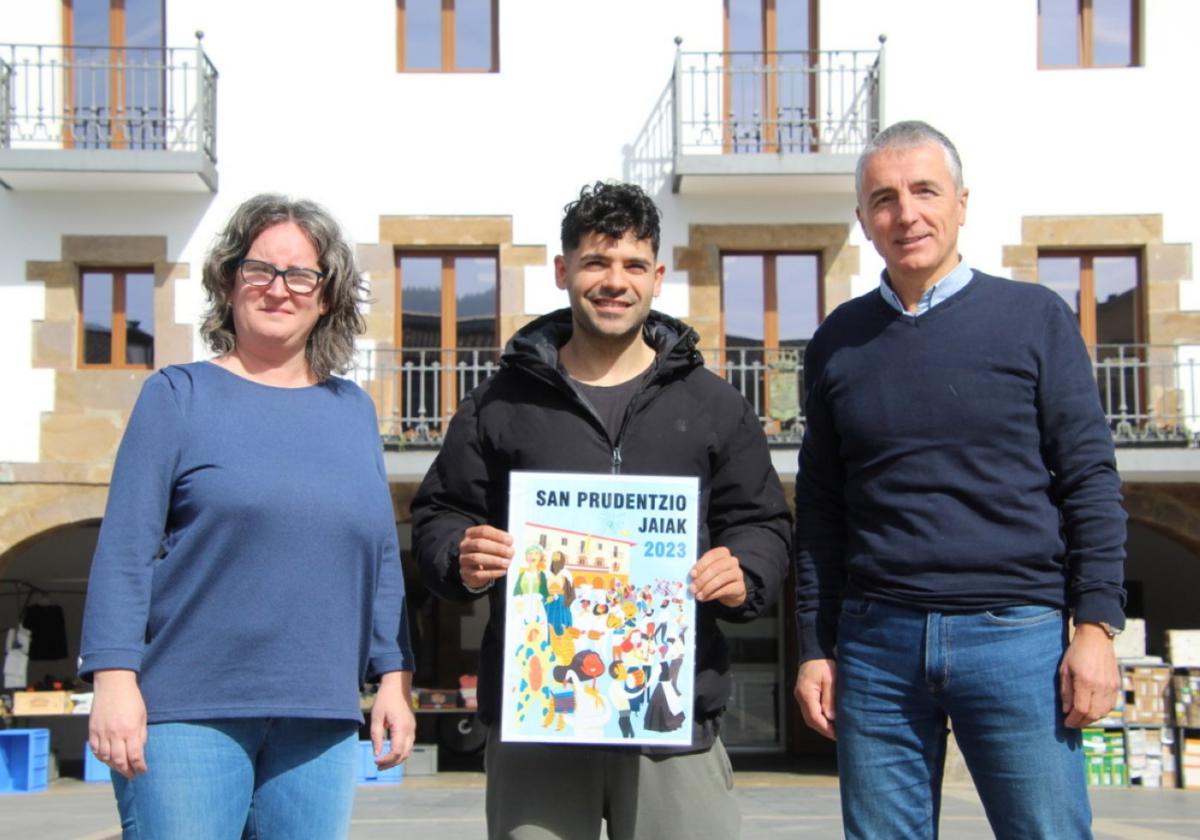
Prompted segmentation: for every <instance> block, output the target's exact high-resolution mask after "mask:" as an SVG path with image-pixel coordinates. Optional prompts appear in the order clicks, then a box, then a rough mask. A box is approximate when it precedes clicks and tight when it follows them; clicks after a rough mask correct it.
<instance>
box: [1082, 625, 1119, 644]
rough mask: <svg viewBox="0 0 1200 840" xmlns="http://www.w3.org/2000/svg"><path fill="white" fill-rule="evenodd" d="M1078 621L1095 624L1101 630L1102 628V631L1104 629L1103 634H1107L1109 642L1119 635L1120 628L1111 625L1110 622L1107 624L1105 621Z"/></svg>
mask: <svg viewBox="0 0 1200 840" xmlns="http://www.w3.org/2000/svg"><path fill="white" fill-rule="evenodd" d="M1079 623H1080V624H1095V625H1096V626H1097V627H1099V628H1100V629H1101V630H1103V631H1104V634H1105V635H1106V636H1108V640H1109V641H1110V642H1111V641H1112V640H1113V639H1115V638H1117V636H1120V635H1121V630H1120V628H1117V627H1113V626H1112V625H1111V624H1109V623H1108V622H1107V621H1081V622H1079ZM1076 626H1078V625H1076Z"/></svg>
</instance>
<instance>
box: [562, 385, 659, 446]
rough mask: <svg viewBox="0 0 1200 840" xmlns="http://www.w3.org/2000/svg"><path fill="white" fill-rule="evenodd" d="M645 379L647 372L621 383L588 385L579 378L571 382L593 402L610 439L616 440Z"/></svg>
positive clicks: (586, 398)
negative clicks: (626, 413)
mask: <svg viewBox="0 0 1200 840" xmlns="http://www.w3.org/2000/svg"><path fill="white" fill-rule="evenodd" d="M644 379H645V374H643V375H641V376H635V377H633V379H630V380H629V381H627V382H622V383H621V384H620V385H587V384H585V383H583V382H580V381H579V380H578V379H572V380H571V382H572V384H574V385H575V388H576V389H577V390H578V391H579V393H580V394H581V395H583V398H584V399H585V400H587V401H588V402H589V403H591V406H592V408H594V409H595V410H596V414H598V415H599V416H600V419H601V420H603V421H604V428H606V429H607V430H608V437H609V439H610V440H612V441H614V442H615V441H616V439H617V435H618V434H620V432H621V422H622V421H623V420H624V419H625V411H626V410H627V409H628V408H629V403H630V402H631V401H632V400H633V397H634V395H635V394H637V392H638V391H640V390H641V388H642V383H643V381H644Z"/></svg>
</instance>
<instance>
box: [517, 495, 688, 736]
mask: <svg viewBox="0 0 1200 840" xmlns="http://www.w3.org/2000/svg"><path fill="white" fill-rule="evenodd" d="M510 482H511V483H510V485H509V514H508V516H509V521H508V531H509V533H510V534H512V537H513V546H514V548H515V550H516V556H515V557H514V558H513V561H512V565H511V566H510V567H509V572H508V576H507V577H506V578H502V579H501V581H500V584H501V585H503V586H504V587H505V589H506V592H507V595H506V614H505V646H504V649H505V661H504V704H503V724H502V726H501V732H502V737H503V739H504V740H505V741H543V742H552V743H553V742H559V743H574V744H630V745H632V744H652V745H658V746H667V745H675V746H678V745H685V746H686V745H689V744H690V743H691V739H692V719H691V718H692V688H693V686H692V683H693V679H694V662H695V652H694V644H695V601H694V599H693V598H692V595H691V593H690V592H688V572H689V571H690V569H691V568H692V566H693V564H695V562H696V527H697V505H698V495H699V482H698V480H697V479H695V478H677V477H662V476H630V475H611V476H610V475H594V474H580V473H535V472H513V473H512V474H511V479H510Z"/></svg>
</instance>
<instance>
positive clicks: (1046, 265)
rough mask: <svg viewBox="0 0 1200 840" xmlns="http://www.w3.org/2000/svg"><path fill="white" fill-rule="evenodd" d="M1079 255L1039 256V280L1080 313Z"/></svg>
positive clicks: (1074, 310)
mask: <svg viewBox="0 0 1200 840" xmlns="http://www.w3.org/2000/svg"><path fill="white" fill-rule="evenodd" d="M1079 273H1080V265H1079V257H1038V282H1039V283H1041V284H1042V285H1043V286H1045V287H1046V288H1048V289H1051V290H1052V291H1054V293H1055V294H1057V295H1058V296H1059V297H1060V298H1062V299H1063V300H1064V301H1066V303H1067V306H1069V307H1071V311H1072V312H1074V313H1075V315H1076V316H1078V315H1079Z"/></svg>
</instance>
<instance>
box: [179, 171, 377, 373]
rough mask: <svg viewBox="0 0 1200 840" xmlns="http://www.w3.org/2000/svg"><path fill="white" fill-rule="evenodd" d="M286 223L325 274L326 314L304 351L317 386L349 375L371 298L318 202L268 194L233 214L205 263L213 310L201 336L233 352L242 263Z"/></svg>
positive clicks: (215, 349)
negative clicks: (262, 237)
mask: <svg viewBox="0 0 1200 840" xmlns="http://www.w3.org/2000/svg"><path fill="white" fill-rule="evenodd" d="M282 222H294V223H295V224H296V225H297V226H298V227H299V228H300V229H301V230H302V231H304V233H305V234H306V235H307V236H308V238H309V241H311V242H312V245H313V248H314V249H316V252H317V262H318V264H319V266H320V269H321V271H322V272H324V274H325V279H324V280H323V281H322V282H321V285H320V286H319V287H318V288H317V294H319V295H320V296H321V298H322V299H323V300H324V301H325V303H326V306H327V309H326V312H325V314H324V315H322V316H321V317H320V318H318V319H317V323H316V325H315V326H314V327H313V329H312V332H310V333H309V334H308V342H307V344H306V345H305V348H304V356H305V358H306V359H307V360H308V364H309V367H311V368H312V372H313V374H314V375H315V376H316V378H317V381H318V382H324V381H325V380H326V379H328V378H329V377H330V376H331V375H332V374H334V373H345V372H346V371H347V370H349V369H350V367H351V364H352V363H353V361H354V337H355V336H357V335H361V334H362V333H363V332H364V331H365V330H366V321H365V320H364V319H363V316H362V313H361V312H359V309H358V306H359V304H360V303H361V302H363V301H364V300H365V299H366V283H365V282H364V281H363V279H362V276H361V275H360V274H359V272H358V266H357V265H356V264H355V262H354V252H353V251H352V250H351V249H350V245H349V244H347V242H346V240H345V238H344V237H343V236H342V231H341V228H340V227H338V223H337V222H336V221H334V219H333V217H332V216H331V215H329V213H328V212H327V211H326V210H325V208H323V207H321V206H320V205H319V204H316V203H315V202H312V201H306V200H303V199H300V200H293V199H290V198H288V197H287V196H283V195H274V194H269V193H264V194H262V195H256V196H254V197H253V198H251V199H248V200H247V201H245V202H243V203H242V205H241V206H240V207H238V208H237V210H235V211H234V212H233V216H231V217H230V219H229V223H228V224H226V225H225V229H224V230H223V231H221V232H220V233H219V234H218V235H217V238H216V241H214V242H213V245H212V247H211V248H210V249H209V251H208V256H207V257H205V260H204V273H203V276H202V279H201V282H202V284H203V286H204V291H205V293H206V294H207V295H208V309H207V311H206V312H205V313H204V321H203V322H202V323H201V325H200V335H201V336H202V337H203V338H204V341H205V343H206V344H208V346H209V349H211V350H212V351H213V352H214V353H216V354H217V355H225V354H226V353H230V352H232V351H233V349H234V347H235V346H236V345H237V333H236V331H235V330H234V325H233V309H232V307H231V306H230V298H231V297H232V295H233V289H234V284H235V283H236V282H237V270H238V261H239V260H241V259H242V258H243V257H245V256H246V252H247V251H249V250H250V246H251V244H253V242H254V240H255V239H257V238H258V235H259V234H260V233H262V232H263V231H264V230H266V229H267V228H269V227H271V226H273V225H277V224H280V223H282Z"/></svg>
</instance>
